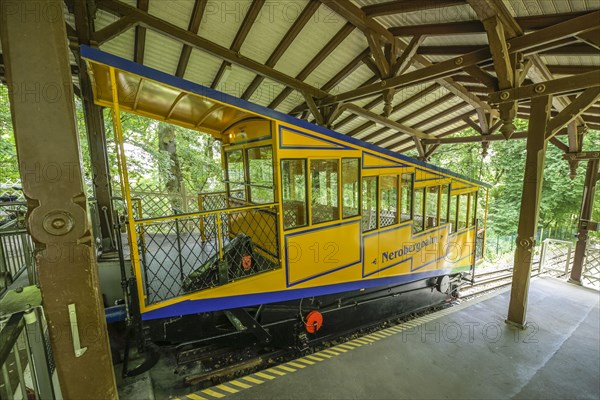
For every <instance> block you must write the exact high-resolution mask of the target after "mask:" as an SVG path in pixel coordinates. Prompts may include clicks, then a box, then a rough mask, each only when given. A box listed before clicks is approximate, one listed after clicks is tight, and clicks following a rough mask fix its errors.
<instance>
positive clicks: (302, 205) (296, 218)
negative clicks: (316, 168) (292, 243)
mask: <svg viewBox="0 0 600 400" xmlns="http://www.w3.org/2000/svg"><path fill="white" fill-rule="evenodd" d="M281 191H282V197H283V204H282V206H283V227H284V228H285V229H290V228H297V227H299V226H305V225H306V224H307V213H306V211H307V206H306V160H282V161H281Z"/></svg>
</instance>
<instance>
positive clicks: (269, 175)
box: [247, 146, 274, 204]
mask: <svg viewBox="0 0 600 400" xmlns="http://www.w3.org/2000/svg"><path fill="white" fill-rule="evenodd" d="M247 160H248V176H249V181H248V183H249V184H250V201H251V202H253V203H259V204H264V203H273V199H274V195H273V149H272V148H271V146H264V147H255V148H252V149H248V153H247Z"/></svg>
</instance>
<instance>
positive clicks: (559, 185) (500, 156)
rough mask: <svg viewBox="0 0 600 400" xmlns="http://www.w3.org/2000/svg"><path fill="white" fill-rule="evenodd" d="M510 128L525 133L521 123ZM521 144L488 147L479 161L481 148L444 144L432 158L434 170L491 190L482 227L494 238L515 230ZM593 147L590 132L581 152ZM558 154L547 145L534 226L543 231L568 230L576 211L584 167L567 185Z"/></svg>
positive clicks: (598, 140)
mask: <svg viewBox="0 0 600 400" xmlns="http://www.w3.org/2000/svg"><path fill="white" fill-rule="evenodd" d="M516 125H517V129H518V130H526V129H527V121H524V120H517V121H516ZM475 134H476V133H475V132H474V131H470V130H467V131H465V132H463V133H461V134H460V135H456V136H467V135H475ZM561 140H563V141H564V139H561ZM525 144H526V143H525V141H524V140H509V141H499V142H491V143H490V147H489V151H488V153H489V155H488V156H487V157H485V158H482V156H481V144H478V143H471V144H457V145H446V146H444V147H442V148H440V150H438V152H436V153H434V155H433V157H432V163H434V164H436V165H439V166H442V167H444V168H448V169H450V170H453V171H455V172H458V173H460V174H463V175H465V176H468V177H470V178H475V179H479V180H482V181H484V182H487V183H489V184H491V185H492V188H491V189H490V192H489V213H488V221H489V223H488V226H489V229H490V230H491V233H493V234H495V235H499V236H504V235H511V234H514V233H515V232H516V229H517V225H518V221H519V210H520V207H521V195H522V190H523V176H524V168H525V155H526V152H525ZM598 148H600V132H598V131H590V132H589V133H588V134H587V135H586V139H585V142H584V150H585V149H590V150H591V149H598ZM562 154H563V153H562V151H561V150H559V149H558V148H557V147H556V146H554V145H552V144H549V145H548V148H547V152H546V163H545V168H544V183H543V187H542V201H541V205H540V218H539V222H540V225H541V226H543V227H544V228H550V227H554V228H557V227H572V226H573V224H574V223H575V220H576V218H577V214H578V213H579V208H580V206H581V196H582V193H583V180H584V177H585V168H586V164H585V163H580V165H579V167H578V169H577V177H576V178H575V179H574V180H571V179H570V178H569V166H568V164H567V162H566V161H565V160H563V159H562ZM483 198H484V196H481V197H480V200H481V201H483ZM598 212H599V211H598V210H596V213H598Z"/></svg>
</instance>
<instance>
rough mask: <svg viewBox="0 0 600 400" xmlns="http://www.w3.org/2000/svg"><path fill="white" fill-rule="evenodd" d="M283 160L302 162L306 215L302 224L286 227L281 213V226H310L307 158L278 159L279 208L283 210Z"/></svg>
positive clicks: (288, 229) (295, 227)
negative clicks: (279, 181) (279, 182)
mask: <svg viewBox="0 0 600 400" xmlns="http://www.w3.org/2000/svg"><path fill="white" fill-rule="evenodd" d="M284 161H302V163H303V164H304V182H305V185H304V207H305V209H306V216H305V221H306V222H305V223H304V225H297V226H294V227H292V228H286V227H285V222H284V220H283V218H284V217H283V214H282V227H283V230H284V231H290V230H293V229H298V228H305V227H307V226H310V207H309V206H308V185H309V182H308V175H310V174H309V173H308V158H301V157H294V158H280V159H279V176H280V180H281V190H280V192H281V209H282V210H283V204H284V202H285V199H284V198H283V192H284V189H283V188H284V182H283V173H282V171H283V168H282V163H283V162H284Z"/></svg>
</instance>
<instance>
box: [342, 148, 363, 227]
mask: <svg viewBox="0 0 600 400" xmlns="http://www.w3.org/2000/svg"><path fill="white" fill-rule="evenodd" d="M359 177H360V171H359V160H358V158H344V159H342V218H348V217H355V216H357V215H358V214H359V203H358V202H359V200H358V199H359V194H360V191H359Z"/></svg>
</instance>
